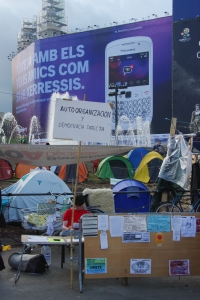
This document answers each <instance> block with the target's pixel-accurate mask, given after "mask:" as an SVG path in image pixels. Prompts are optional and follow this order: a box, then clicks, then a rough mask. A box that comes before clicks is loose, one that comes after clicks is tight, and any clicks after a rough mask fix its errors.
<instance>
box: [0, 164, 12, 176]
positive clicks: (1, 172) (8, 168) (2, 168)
mask: <svg viewBox="0 0 200 300" xmlns="http://www.w3.org/2000/svg"><path fill="white" fill-rule="evenodd" d="M12 177H13V169H12V165H11V164H10V163H9V161H7V160H4V159H0V180H6V179H11V178H12Z"/></svg>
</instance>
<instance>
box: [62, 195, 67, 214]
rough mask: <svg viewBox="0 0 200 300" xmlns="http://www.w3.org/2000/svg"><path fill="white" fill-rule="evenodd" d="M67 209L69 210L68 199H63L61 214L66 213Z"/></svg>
mask: <svg viewBox="0 0 200 300" xmlns="http://www.w3.org/2000/svg"><path fill="white" fill-rule="evenodd" d="M67 209H68V207H67V199H66V198H64V199H63V205H62V209H61V212H63V213H64V212H65V211H66V210H67Z"/></svg>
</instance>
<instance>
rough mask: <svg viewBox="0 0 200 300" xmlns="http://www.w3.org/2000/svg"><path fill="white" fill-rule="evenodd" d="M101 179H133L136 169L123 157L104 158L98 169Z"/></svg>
mask: <svg viewBox="0 0 200 300" xmlns="http://www.w3.org/2000/svg"><path fill="white" fill-rule="evenodd" d="M96 175H97V176H98V177H99V178H104V179H105V178H118V179H126V178H133V175H134V169H133V166H132V164H131V162H130V161H129V160H128V159H127V158H125V157H123V156H109V157H106V158H104V159H103V160H102V161H101V162H100V164H99V166H98V169H97V172H96Z"/></svg>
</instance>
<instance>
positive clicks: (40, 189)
mask: <svg viewBox="0 0 200 300" xmlns="http://www.w3.org/2000/svg"><path fill="white" fill-rule="evenodd" d="M48 192H52V193H57V194H60V193H69V194H70V193H71V191H70V189H69V187H68V186H67V185H66V184H65V183H64V182H63V181H62V180H61V179H60V178H59V177H58V176H56V175H55V174H54V173H52V172H50V171H33V172H31V173H28V174H26V175H24V176H23V177H22V178H21V179H20V180H19V181H18V182H16V183H15V184H12V185H11V186H9V187H7V188H5V189H3V190H2V195H4V194H32V195H30V196H23V195H22V196H20V195H19V196H2V204H3V212H4V217H5V220H6V222H18V221H21V209H25V208H36V207H37V204H38V203H47V200H49V199H52V200H55V199H54V197H53V196H51V195H49V196H35V195H34V194H40V193H41V194H43V193H44V194H45V193H48ZM64 197H70V195H69V196H64V195H61V196H59V197H57V199H56V201H57V203H58V204H57V206H60V207H61V205H62V204H63V200H64ZM5 205H6V206H5Z"/></svg>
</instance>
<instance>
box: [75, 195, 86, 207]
mask: <svg viewBox="0 0 200 300" xmlns="http://www.w3.org/2000/svg"><path fill="white" fill-rule="evenodd" d="M87 197H88V195H76V200H75V206H76V209H78V210H79V209H83V205H84V204H86V206H88V202H87Z"/></svg>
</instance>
